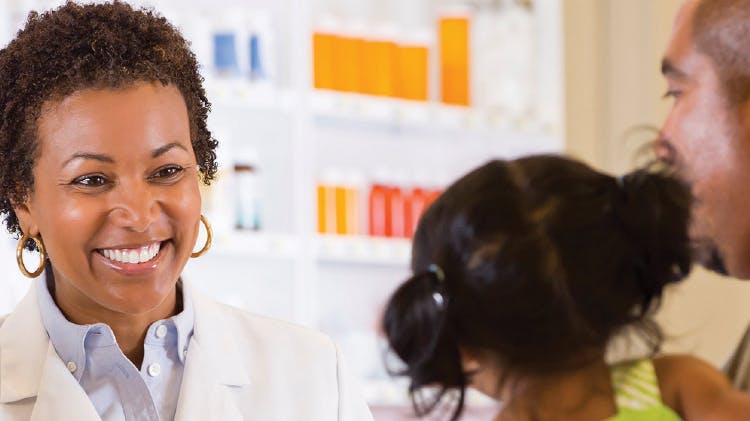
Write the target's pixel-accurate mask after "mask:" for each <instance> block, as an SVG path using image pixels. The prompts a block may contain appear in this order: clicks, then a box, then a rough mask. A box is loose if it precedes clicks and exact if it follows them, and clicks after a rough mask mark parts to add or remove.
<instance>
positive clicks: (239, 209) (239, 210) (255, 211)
mask: <svg viewBox="0 0 750 421" xmlns="http://www.w3.org/2000/svg"><path fill="white" fill-rule="evenodd" d="M234 184H235V192H236V196H235V197H236V201H235V227H236V228H237V229H242V230H253V231H257V230H260V228H261V217H260V190H259V188H260V183H259V181H258V153H257V151H256V150H255V149H253V148H251V147H245V148H243V149H242V150H241V151H240V153H239V154H238V157H237V159H236V160H235V161H234Z"/></svg>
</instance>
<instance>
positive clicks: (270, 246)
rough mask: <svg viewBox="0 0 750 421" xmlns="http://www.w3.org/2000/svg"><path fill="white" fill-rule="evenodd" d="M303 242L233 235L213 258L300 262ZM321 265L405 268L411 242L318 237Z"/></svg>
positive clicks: (221, 241)
mask: <svg viewBox="0 0 750 421" xmlns="http://www.w3.org/2000/svg"><path fill="white" fill-rule="evenodd" d="M301 242H302V238H301V237H300V236H297V235H293V234H271V233H262V232H253V231H233V232H230V233H227V234H223V235H217V236H216V238H215V239H214V245H213V248H212V250H211V254H212V255H216V256H222V257H224V256H229V257H247V258H254V259H273V260H283V259H290V260H291V259H296V258H297V257H298V253H299V252H300V247H299V245H300V243H301ZM314 245H315V255H314V256H315V258H316V259H317V261H318V262H324V263H341V264H358V265H388V266H403V267H406V266H408V264H409V260H410V256H411V240H409V239H405V238H403V239H402V238H379V237H365V236H342V235H315V238H314Z"/></svg>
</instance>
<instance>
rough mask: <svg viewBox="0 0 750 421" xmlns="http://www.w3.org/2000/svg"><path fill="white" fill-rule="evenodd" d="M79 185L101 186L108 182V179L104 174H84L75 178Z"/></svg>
mask: <svg viewBox="0 0 750 421" xmlns="http://www.w3.org/2000/svg"><path fill="white" fill-rule="evenodd" d="M72 184H75V185H78V186H86V187H100V186H103V185H105V184H107V179H106V178H105V177H104V176H103V175H84V176H82V177H78V178H76V179H75V180H73V183H72Z"/></svg>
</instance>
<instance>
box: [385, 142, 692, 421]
mask: <svg viewBox="0 0 750 421" xmlns="http://www.w3.org/2000/svg"><path fill="white" fill-rule="evenodd" d="M690 204H691V196H690V192H689V190H688V188H687V187H686V186H684V185H683V184H682V183H680V182H679V181H677V180H676V179H674V178H671V177H669V176H668V175H665V174H659V173H654V172H650V171H647V170H640V171H636V172H633V173H630V174H628V175H626V176H625V177H622V178H620V179H617V178H614V177H611V176H608V175H604V174H601V173H599V172H596V171H594V170H593V169H591V168H590V167H588V166H586V165H584V164H582V163H579V162H576V161H573V160H570V159H566V158H562V157H556V156H534V157H528V158H522V159H518V160H513V161H492V162H490V163H488V164H486V165H484V166H482V167H480V168H478V169H476V170H474V171H472V172H471V173H469V174H468V175H466V176H464V177H463V178H461V179H460V180H458V181H457V182H456V183H454V184H453V185H452V186H450V187H449V188H448V189H447V190H446V191H445V193H444V194H443V195H442V196H440V198H438V199H437V201H436V202H435V203H434V204H433V205H432V206H430V208H429V209H428V210H427V211H426V212H425V214H424V216H423V217H422V220H421V222H420V224H419V227H418V229H417V232H416V235H415V237H414V246H413V255H412V271H413V274H414V275H413V276H412V277H411V278H410V279H409V280H407V281H406V282H405V283H404V284H403V285H402V286H401V287H400V288H399V289H398V290H397V291H396V292H395V293H394V294H393V296H392V297H391V299H390V301H389V303H388V305H387V309H386V312H385V316H384V329H385V332H386V335H387V337H388V340H389V342H390V345H391V348H392V349H393V350H394V351H395V352H396V354H397V355H398V356H399V357H400V358H401V360H403V362H404V363H405V364H406V368H405V370H404V372H403V373H402V374H404V375H406V376H408V377H409V378H410V379H411V390H412V391H416V390H417V389H419V388H421V387H422V386H432V385H436V386H438V387H439V390H440V391H441V392H440V393H439V396H438V399H439V398H440V397H441V396H442V394H443V393H444V392H445V391H447V390H449V389H458V390H460V391H461V398H460V401H459V406H458V411H460V408H461V406H462V404H463V391H464V389H465V387H466V386H467V385H468V384H469V379H468V377H467V374H466V373H465V372H464V370H463V368H462V364H461V354H460V351H466V350H471V351H472V352H477V353H481V354H482V355H487V356H490V357H491V358H492V359H493V361H495V362H496V363H497V364H498V365H499V366H500V367H502V372H503V379H510V378H514V377H515V378H518V377H523V376H527V375H532V376H533V375H538V374H545V373H551V372H557V371H565V370H568V369H573V368H576V367H580V366H583V365H586V364H588V363H591V362H593V361H594V360H597V359H600V358H601V357H602V355H603V353H604V349H605V348H606V345H607V343H608V341H609V340H610V338H612V336H613V335H615V334H616V333H618V331H620V330H621V329H622V328H624V327H627V326H634V325H635V326H638V327H639V328H640V329H639V330H640V332H641V333H643V334H644V336H645V338H646V339H647V340H648V341H649V343H650V344H651V345H652V346H653V348H654V350H656V349H658V347H659V345H660V342H661V335H660V332H659V330H658V328H656V327H655V325H652V324H650V322H649V319H648V315H649V314H650V312H651V311H652V310H653V309H654V307H655V306H656V304H657V303H658V300H659V298H660V297H661V293H662V290H663V288H664V286H665V285H666V284H669V283H672V282H676V281H679V280H681V279H683V278H684V277H685V276H686V275H687V274H688V272H689V270H690V263H691V262H690V260H691V259H690V245H689V240H688V232H687V227H688V222H689V208H690ZM498 381H499V382H500V381H501V380H498ZM415 403H416V402H415ZM434 403H436V401H432V402H430V403H427V404H425V403H421V404H420V403H416V406H417V410H418V412H428V411H429V410H430V409H431V404H434Z"/></svg>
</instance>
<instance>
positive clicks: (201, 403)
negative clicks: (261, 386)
mask: <svg viewBox="0 0 750 421" xmlns="http://www.w3.org/2000/svg"><path fill="white" fill-rule="evenodd" d="M191 293H192V296H193V300H194V301H193V304H194V309H195V330H194V333H193V337H192V338H191V340H190V345H189V347H188V350H187V357H186V359H185V372H184V374H183V378H182V389H181V390H180V400H179V402H178V403H177V413H176V414H175V420H179V421H203V420H207V419H221V420H224V421H234V420H242V419H243V417H242V413H241V412H240V411H239V410H238V409H237V408H236V406H235V404H233V399H232V396H233V395H236V393H237V392H239V391H240V390H242V389H243V388H245V387H249V386H250V385H251V381H250V379H249V376H248V373H247V367H246V365H245V363H244V360H246V359H247V358H244V359H243V358H241V355H240V350H239V348H238V347H237V342H236V341H237V340H236V339H235V338H234V337H233V336H232V332H231V329H230V327H229V323H228V320H226V319H225V316H223V315H222V312H221V308H220V307H219V306H221V304H218V303H215V302H213V301H212V300H210V299H209V298H206V297H204V296H203V295H201V294H200V293H197V292H195V291H191Z"/></svg>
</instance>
